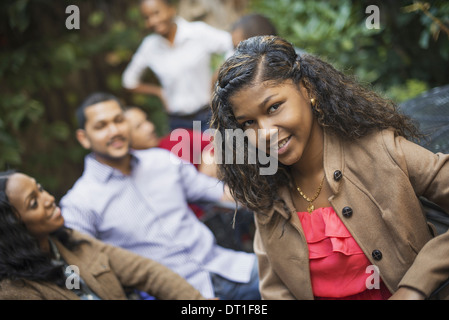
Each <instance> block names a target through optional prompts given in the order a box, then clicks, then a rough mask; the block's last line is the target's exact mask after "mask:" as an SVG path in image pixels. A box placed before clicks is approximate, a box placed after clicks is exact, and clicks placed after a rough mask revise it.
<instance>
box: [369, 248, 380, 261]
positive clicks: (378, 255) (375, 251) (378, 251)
mask: <svg viewBox="0 0 449 320" xmlns="http://www.w3.org/2000/svg"><path fill="white" fill-rule="evenodd" d="M371 255H372V256H373V258H374V260H376V261H379V260H381V259H382V252H381V251H380V250H374V251H373V253H372V254H371Z"/></svg>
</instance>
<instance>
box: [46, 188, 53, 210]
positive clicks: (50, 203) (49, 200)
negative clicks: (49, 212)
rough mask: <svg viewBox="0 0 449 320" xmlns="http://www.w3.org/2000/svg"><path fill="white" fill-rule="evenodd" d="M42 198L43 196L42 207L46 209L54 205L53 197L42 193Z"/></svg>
mask: <svg viewBox="0 0 449 320" xmlns="http://www.w3.org/2000/svg"><path fill="white" fill-rule="evenodd" d="M44 196H45V200H44V205H45V206H46V207H50V206H53V205H54V204H55V197H54V196H53V195H51V194H49V193H48V192H47V191H44Z"/></svg>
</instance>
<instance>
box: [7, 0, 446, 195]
mask: <svg viewBox="0 0 449 320" xmlns="http://www.w3.org/2000/svg"><path fill="white" fill-rule="evenodd" d="M371 4H373V5H377V6H378V7H379V8H380V29H368V28H366V25H365V21H366V19H367V16H368V15H367V14H366V13H365V9H366V7H367V6H368V5H371ZM69 5H77V6H78V7H79V10H80V19H81V21H80V29H79V30H77V29H72V30H69V29H67V28H66V25H65V22H66V18H67V17H68V14H67V13H66V8H67V6H69ZM424 9H425V10H427V11H424ZM248 10H249V11H258V12H261V13H263V14H265V15H266V16H268V17H269V18H270V19H271V20H272V21H273V22H274V24H275V25H276V27H277V29H278V31H279V33H280V35H281V36H283V37H285V38H287V39H289V40H290V41H291V42H293V43H294V45H295V46H297V47H298V48H301V49H304V50H306V51H307V52H310V53H313V54H317V55H320V56H321V57H323V58H324V59H326V60H328V61H329V62H331V63H333V64H334V65H336V66H337V67H338V68H341V69H343V70H345V72H348V73H353V74H355V75H356V76H357V77H358V78H359V79H360V80H361V81H363V82H366V83H372V84H373V86H374V87H375V88H376V89H377V90H379V91H380V92H383V93H385V94H386V95H388V96H390V97H392V98H393V99H395V100H397V101H403V100H406V99H409V98H411V97H413V96H415V95H417V94H419V93H421V92H422V91H424V90H427V89H429V88H432V87H435V86H439V85H443V84H446V83H447V82H448V78H447V70H449V35H448V34H447V33H446V32H445V30H444V28H443V26H444V25H445V26H448V25H449V3H448V2H447V1H432V2H430V6H423V7H420V6H418V2H417V1H412V0H388V1H365V0H341V1H324V0H317V1H311V0H303V1H298V0H276V1H273V0H252V1H251V4H250V8H248ZM432 17H433V18H435V19H437V20H435V19H433V18H432ZM438 22H440V23H438ZM144 36H145V31H144V28H143V21H142V19H141V16H140V10H139V0H95V1H91V0H58V1H55V0H2V1H1V2H0V170H3V169H6V168H8V167H10V168H15V169H18V170H20V171H23V172H25V173H28V174H30V175H32V176H34V177H36V178H37V179H38V180H39V181H40V182H41V183H42V184H43V185H44V186H45V187H46V188H47V189H49V191H51V192H52V193H53V194H55V195H56V197H57V198H59V197H60V196H62V195H63V194H65V192H66V191H67V190H68V188H70V187H71V186H72V184H73V182H74V181H75V180H76V179H77V178H78V177H79V175H80V174H81V172H82V169H83V156H84V155H85V154H86V151H85V150H83V149H82V148H81V147H80V146H79V144H78V142H77V141H76V140H75V130H76V128H77V125H76V121H75V118H74V112H75V109H76V107H77V105H78V104H79V103H80V102H81V101H82V100H83V99H84V98H85V97H86V96H87V95H89V94H90V93H92V92H95V91H108V92H111V93H113V94H116V95H117V96H118V97H121V98H122V99H123V101H124V103H126V104H134V105H138V106H141V107H142V108H144V109H145V110H146V111H147V112H148V113H149V115H150V118H151V119H152V120H153V121H154V122H155V124H156V126H157V128H158V131H159V133H164V132H165V130H166V129H167V126H166V120H167V119H166V115H165V113H164V112H163V108H162V105H161V103H160V101H159V100H158V99H156V98H149V97H147V96H143V95H137V94H130V93H129V92H127V91H125V90H124V89H123V88H122V86H121V75H122V72H123V70H124V68H125V67H126V65H127V63H128V62H129V60H130V59H131V57H132V54H133V53H134V51H135V50H136V49H137V47H138V45H139V44H140V42H141V40H142V39H143V37H144ZM221 59H222V57H215V58H214V67H217V65H219V64H220V63H221ZM148 77H149V78H150V79H151V80H152V81H157V79H155V77H154V75H152V74H151V73H149V75H148Z"/></svg>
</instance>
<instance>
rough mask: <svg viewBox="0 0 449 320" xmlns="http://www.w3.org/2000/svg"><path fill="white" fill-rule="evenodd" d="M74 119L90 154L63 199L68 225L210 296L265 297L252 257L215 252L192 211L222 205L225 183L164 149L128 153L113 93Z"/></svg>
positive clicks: (89, 103) (92, 100)
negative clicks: (200, 205) (196, 205)
mask: <svg viewBox="0 0 449 320" xmlns="http://www.w3.org/2000/svg"><path fill="white" fill-rule="evenodd" d="M77 117H78V121H79V126H80V129H78V130H77V132H76V134H77V139H78V141H79V142H80V144H81V145H82V146H83V147H84V148H86V149H89V150H91V151H92V153H91V154H89V155H87V156H86V158H85V168H84V172H83V175H82V176H81V177H80V178H79V179H78V181H77V182H76V183H75V185H74V186H73V188H72V189H71V190H69V192H68V193H67V194H66V195H65V196H64V197H63V198H62V199H61V208H62V213H63V216H64V219H65V221H66V225H67V226H68V227H70V228H73V229H76V230H79V231H82V232H85V233H88V234H90V235H92V236H94V237H96V238H98V239H101V240H103V241H105V242H107V243H111V244H113V245H116V246H120V247H122V248H125V249H128V250H130V251H133V252H135V253H138V254H140V255H142V256H145V257H148V258H151V259H153V260H156V261H158V262H160V263H162V264H164V265H165V266H167V267H169V268H170V269H172V270H174V271H175V272H177V273H179V274H180V275H181V276H183V277H184V278H185V279H186V280H187V281H188V282H189V283H191V284H192V285H193V286H194V287H195V288H197V289H198V290H199V291H200V292H201V293H202V294H203V295H204V296H205V297H207V298H212V297H219V298H221V299H258V298H260V294H259V290H258V275H257V263H256V260H255V255H254V254H250V253H246V252H237V251H233V250H229V249H225V248H222V247H220V246H218V245H217V244H216V241H215V238H214V235H213V234H212V232H211V231H210V230H209V229H208V228H207V227H206V226H205V225H204V224H203V223H201V222H200V221H199V220H198V219H197V217H196V216H195V214H194V213H193V212H192V211H191V209H190V208H189V206H188V203H191V202H195V201H214V202H215V201H220V200H222V199H224V198H225V197H226V196H225V193H224V188H223V185H222V183H221V182H219V181H218V180H216V179H214V178H211V177H209V176H206V175H203V174H201V173H199V172H198V171H197V170H196V168H195V167H194V166H193V165H192V164H190V163H187V162H184V161H182V160H181V159H177V160H176V161H174V156H173V155H172V153H171V152H169V151H167V150H163V149H158V148H153V149H148V150H144V151H132V150H130V147H129V146H130V138H129V137H130V128H129V124H128V122H127V121H126V120H125V117H124V114H123V109H122V106H121V104H120V102H119V101H118V100H117V98H115V97H114V96H112V95H108V94H101V93H99V94H94V95H92V96H90V97H88V98H87V99H86V100H85V102H84V103H83V104H82V105H81V106H80V108H79V109H78V111H77Z"/></svg>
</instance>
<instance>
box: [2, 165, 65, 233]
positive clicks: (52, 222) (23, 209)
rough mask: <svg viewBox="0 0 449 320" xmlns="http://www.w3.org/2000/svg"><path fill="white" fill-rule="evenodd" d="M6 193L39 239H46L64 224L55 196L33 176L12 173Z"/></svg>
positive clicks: (27, 226)
mask: <svg viewBox="0 0 449 320" xmlns="http://www.w3.org/2000/svg"><path fill="white" fill-rule="evenodd" d="M6 194H7V196H8V199H9V201H10V203H11V205H12V206H13V207H14V208H15V209H16V210H17V213H18V215H19V219H20V220H21V221H22V222H23V223H24V224H25V226H26V228H27V229H28V231H29V232H30V234H32V235H33V236H35V237H36V238H37V239H39V240H42V239H46V238H47V237H48V235H49V234H50V233H52V232H54V231H56V230H57V229H59V228H60V227H62V226H63V225H64V218H63V217H62V215H61V210H60V208H59V207H57V206H56V204H55V198H54V197H53V196H52V195H51V194H49V193H48V192H47V191H45V190H44V189H43V188H42V186H41V185H40V184H38V183H37V182H36V180H34V179H33V178H31V177H29V176H27V175H25V174H22V173H14V174H12V175H11V176H10V177H9V178H8V183H7V187H6Z"/></svg>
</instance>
